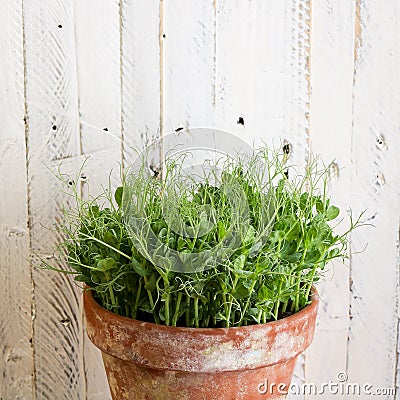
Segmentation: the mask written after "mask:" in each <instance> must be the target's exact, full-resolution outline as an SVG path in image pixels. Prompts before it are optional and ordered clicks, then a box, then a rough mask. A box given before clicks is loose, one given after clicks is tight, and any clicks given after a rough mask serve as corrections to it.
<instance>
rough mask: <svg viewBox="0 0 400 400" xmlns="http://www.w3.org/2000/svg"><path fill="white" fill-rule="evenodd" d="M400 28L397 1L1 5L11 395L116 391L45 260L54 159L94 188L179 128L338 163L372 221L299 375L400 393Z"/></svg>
mask: <svg viewBox="0 0 400 400" xmlns="http://www.w3.org/2000/svg"><path fill="white" fill-rule="evenodd" d="M399 21H400V2H399V1H398V0H314V1H312V0H288V1H282V0H120V2H119V3H118V2H117V0H113V1H111V0H101V1H99V0H51V1H50V0H0V54H1V58H0V282H1V299H2V301H1V302H0V350H1V352H0V354H1V356H0V370H1V372H2V373H1V374H0V399H2V400H13V399H26V400H29V399H36V400H42V399H49V400H58V399H68V400H70V399H74V400H75V399H76V400H80V399H90V400H95V399H96V400H103V399H104V400H105V399H109V398H110V397H109V394H108V389H107V383H106V380H105V374H104V372H103V367H102V364H101V359H100V358H99V354H98V352H97V350H96V349H95V348H94V347H93V346H92V345H91V343H90V342H89V341H88V339H87V337H86V335H85V331H84V320H83V317H82V305H81V298H80V292H79V290H78V289H77V288H76V286H75V285H74V284H73V283H72V281H71V280H70V279H69V278H68V277H66V276H62V275H57V274H54V273H47V272H44V271H42V270H38V269H35V268H33V266H32V262H34V259H33V258H34V257H33V254H41V255H42V256H44V257H48V258H51V257H52V249H53V247H54V245H55V243H57V241H58V240H59V238H60V236H59V234H58V233H57V231H56V230H48V229H45V228H44V226H47V227H48V226H53V225H55V226H57V223H58V221H59V216H60V210H61V208H62V207H63V206H64V205H66V201H65V197H64V196H63V195H62V194H61V193H60V192H59V187H60V185H59V183H58V182H57V181H56V179H55V178H54V177H53V176H52V174H51V173H50V172H49V168H50V169H55V168H57V166H58V165H59V164H61V165H62V170H63V171H64V172H65V173H67V174H70V176H71V179H75V178H76V173H77V171H78V169H79V167H80V166H81V164H82V161H83V160H84V159H85V158H86V157H87V156H89V159H88V161H87V163H86V165H85V168H84V170H83V174H82V175H83V176H82V177H78V179H80V180H81V188H82V194H87V192H88V188H89V187H90V191H91V193H95V192H97V191H98V190H100V188H101V185H106V184H107V183H108V174H109V171H110V169H112V168H113V174H112V182H113V184H116V182H117V181H118V176H119V166H120V165H123V166H126V165H129V163H130V161H131V160H132V159H133V157H134V154H135V153H134V151H133V150H132V146H144V145H145V144H147V143H149V142H150V141H151V140H153V139H154V138H157V137H159V136H162V135H163V134H167V133H169V132H171V131H172V130H174V129H176V128H179V127H216V128H218V129H222V130H225V131H228V132H231V133H234V134H236V135H239V136H241V137H243V138H245V139H246V140H247V141H248V142H249V143H251V144H252V143H260V142H261V140H263V141H264V142H266V143H272V142H275V143H276V142H279V140H280V139H282V140H287V141H289V142H290V143H291V145H292V148H293V153H292V157H293V160H294V162H296V163H297V164H300V165H303V164H304V162H305V160H306V156H307V154H308V153H309V151H310V150H312V151H314V152H316V153H320V154H322V156H323V158H324V160H325V161H326V162H330V161H331V160H334V162H333V163H332V165H331V169H332V173H333V174H334V175H335V176H336V178H335V179H334V182H333V184H332V193H333V196H334V198H335V201H336V203H337V204H339V205H340V206H341V207H342V209H343V210H346V209H349V208H351V209H353V210H354V212H355V214H357V213H359V212H360V211H361V210H366V213H365V221H366V222H369V223H371V224H372V225H371V226H369V227H366V228H363V229H359V230H358V231H356V232H355V233H354V234H353V235H352V237H351V242H352V246H351V248H352V251H351V254H350V259H349V261H348V263H347V265H345V266H344V265H342V264H340V263H337V264H336V265H334V266H333V267H334V268H333V270H334V272H330V273H328V274H327V280H326V282H324V283H322V284H321V285H320V287H319V288H320V292H321V296H322V301H321V307H320V313H319V321H318V328H317V332H316V336H315V340H314V343H313V345H312V347H311V348H310V349H309V350H308V351H307V353H306V355H305V356H302V357H301V358H300V359H299V363H298V366H297V369H296V376H295V379H294V382H297V383H302V382H313V383H315V384H317V385H318V384H321V383H324V382H328V381H329V380H330V379H331V380H333V381H334V380H335V379H336V377H337V374H338V373H340V372H346V373H347V374H348V377H349V382H358V383H366V382H368V383H371V384H372V385H374V386H375V387H395V386H397V387H398V386H400V383H399V382H400V365H398V361H397V360H398V352H399V350H398V349H399V348H400V347H399V340H398V326H399V316H400V315H399V309H398V303H399V274H398V268H399V223H400V221H399V215H400V196H399V192H400V189H399V188H400V173H399V172H400V171H399V164H398V159H399V154H400V81H399V73H400V40H399V39H400V22H399ZM239 117H242V118H243V120H244V126H243V125H241V124H238V123H237V120H238V118H239ZM367 243H368V246H367ZM366 246H367V247H366ZM362 250H364V251H363V252H362V253H361V254H358V253H359V252H360V251H362ZM399 390H400V388H399ZM338 397H339V398H340V396H332V398H335V399H337V398H338ZM291 398H297V399H304V396H291ZM307 398H313V396H307ZM318 398H321V397H320V396H319V397H318ZM323 398H324V399H328V398H330V396H329V395H328V394H325V395H324V397H323ZM343 398H345V397H343ZM348 398H351V397H348ZM379 398H382V399H383V398H384V399H394V398H396V397H395V396H394V395H389V396H380V397H379ZM398 398H399V399H400V395H399V396H398Z"/></svg>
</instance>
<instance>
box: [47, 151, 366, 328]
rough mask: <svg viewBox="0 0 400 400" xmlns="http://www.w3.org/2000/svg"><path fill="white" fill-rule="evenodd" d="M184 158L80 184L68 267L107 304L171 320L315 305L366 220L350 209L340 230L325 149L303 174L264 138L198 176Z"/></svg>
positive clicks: (245, 316) (250, 319)
mask: <svg viewBox="0 0 400 400" xmlns="http://www.w3.org/2000/svg"><path fill="white" fill-rule="evenodd" d="M184 159H185V157H178V158H177V159H176V158H175V159H173V158H167V159H166V161H165V164H164V177H163V179H156V178H154V177H152V176H149V175H148V174H146V173H145V168H144V167H143V168H141V169H140V170H139V171H133V172H132V171H131V173H130V174H128V175H126V176H125V177H124V178H123V180H122V181H123V183H122V186H121V187H119V188H117V190H116V192H115V193H114V194H112V193H111V191H110V190H109V189H105V190H104V192H103V193H102V194H101V195H100V196H98V197H96V198H90V199H89V200H84V199H82V198H80V196H79V195H78V192H77V191H76V190H74V191H73V193H72V195H73V196H74V197H75V199H76V208H75V209H72V210H64V219H65V223H64V224H63V225H62V228H61V229H62V233H63V235H64V238H65V239H64V241H63V242H62V243H61V244H60V246H59V251H60V254H61V256H62V257H63V258H64V259H65V260H66V261H67V263H68V264H69V266H70V268H71V269H70V270H68V271H65V272H69V273H73V274H74V275H75V280H76V281H78V282H84V283H85V284H86V285H87V286H88V287H89V288H91V290H93V292H94V296H95V298H96V299H97V301H98V302H99V303H100V304H101V305H103V306H104V307H105V308H107V309H108V310H110V311H112V312H114V313H116V314H119V315H123V316H127V317H130V318H135V319H139V320H144V321H151V322H155V323H160V324H165V325H172V326H190V327H230V326H242V325H249V324H256V323H265V322H267V321H271V320H277V319H279V318H282V317H285V316H287V315H290V314H291V313H295V312H297V311H299V310H300V309H302V308H303V307H305V306H306V305H307V304H308V303H309V302H310V294H311V289H312V287H313V285H314V283H315V282H317V281H318V280H320V279H321V277H322V275H323V273H324V269H325V265H326V264H327V263H328V262H329V261H331V260H333V259H336V258H341V259H344V258H346V256H347V245H348V234H349V233H350V232H351V231H352V230H353V229H354V228H355V227H356V226H358V225H360V217H359V218H357V219H356V220H355V221H354V220H353V219H352V218H350V227H349V229H348V230H347V231H346V232H345V233H343V234H338V233H336V226H334V225H333V221H334V220H335V219H337V217H338V216H339V212H340V211H339V209H338V208H337V207H336V206H334V205H332V204H331V202H330V199H329V197H328V194H327V189H328V181H329V171H328V169H326V168H321V169H320V168H319V163H318V161H317V160H315V159H314V160H312V161H310V162H309V163H308V166H307V168H306V171H305V173H304V174H303V175H299V174H297V172H296V169H295V168H294V167H292V166H288V165H287V160H286V159H287V157H286V155H285V154H280V153H279V152H277V151H270V150H268V149H266V148H261V149H258V150H255V151H254V153H253V154H252V155H250V156H246V157H245V156H238V157H237V158H236V159H233V158H228V159H224V160H217V161H216V162H215V163H210V162H205V163H204V165H203V172H204V173H203V176H202V179H198V177H194V176H185V175H184V168H183V165H184ZM143 165H144V164H143ZM42 266H43V267H45V268H49V269H53V270H56V271H61V270H62V268H59V267H54V266H51V265H49V264H48V263H47V262H46V261H45V260H42Z"/></svg>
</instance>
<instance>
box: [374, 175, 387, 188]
mask: <svg viewBox="0 0 400 400" xmlns="http://www.w3.org/2000/svg"><path fill="white" fill-rule="evenodd" d="M385 183H386V179H385V175H383V174H382V173H381V172H378V173H377V174H376V184H377V186H383V185H384V184H385Z"/></svg>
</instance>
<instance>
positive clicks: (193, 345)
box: [84, 291, 318, 400]
mask: <svg viewBox="0 0 400 400" xmlns="http://www.w3.org/2000/svg"><path fill="white" fill-rule="evenodd" d="M84 307H85V313H86V319H87V331H88V335H89V338H90V339H91V341H92V342H93V343H94V344H95V345H96V346H97V347H98V348H99V349H100V350H101V351H102V355H103V361H104V365H105V368H106V372H107V377H108V382H109V385H110V389H111V393H112V397H113V399H114V400H123V399H135V400H167V399H174V400H183V399H185V400H186V399H187V400H207V399H210V400H216V399H220V400H222V399H229V400H231V399H232V400H234V399H235V400H236V399H284V398H285V397H286V396H285V394H284V392H285V391H287V390H288V388H289V385H290V381H291V379H292V375H293V370H294V367H295V363H296V359H297V356H298V355H299V354H300V353H302V352H303V351H304V350H305V349H306V348H307V347H308V346H309V345H310V343H311V341H312V338H313V335H314V328H315V320H316V316H317V309H318V299H317V294H316V292H315V291H314V293H313V301H312V303H311V304H310V305H308V306H307V307H305V308H304V309H303V310H301V311H299V312H298V313H296V314H294V315H292V316H290V317H287V318H283V319H281V320H278V321H274V322H269V323H267V324H260V325H251V326H245V327H233V328H183V327H168V326H163V325H156V324H152V323H149V322H141V321H137V320H132V319H129V318H125V317H121V316H118V315H116V314H113V313H111V312H109V311H107V310H106V309H104V308H103V307H101V306H100V305H99V304H97V303H96V302H95V301H94V299H93V297H92V295H91V292H90V291H85V293H84ZM278 385H281V386H278ZM285 385H286V386H285Z"/></svg>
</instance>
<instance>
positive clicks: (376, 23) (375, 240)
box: [348, 0, 400, 399]
mask: <svg viewBox="0 0 400 400" xmlns="http://www.w3.org/2000/svg"><path fill="white" fill-rule="evenodd" d="M356 16H357V19H358V20H357V21H356V29H355V32H356V43H355V61H356V62H355V73H354V100H353V146H352V158H353V172H354V173H353V181H352V191H353V193H354V195H355V200H356V207H355V208H356V211H360V210H362V209H365V210H366V213H365V221H366V222H368V223H371V224H372V225H373V226H369V227H364V228H362V229H360V230H358V231H356V232H355V233H354V235H352V242H353V252H356V251H360V250H363V248H364V247H365V246H366V244H368V246H367V247H366V249H365V251H363V252H362V253H361V254H355V255H354V256H353V257H352V268H351V299H350V301H351V303H350V318H351V323H350V332H349V347H348V372H349V379H350V380H351V381H355V382H357V381H359V382H370V383H371V384H372V385H374V386H375V387H393V386H395V372H396V361H397V360H396V341H397V336H398V334H397V319H396V317H395V316H396V313H397V302H398V300H397V299H398V295H399V291H398V280H399V274H398V270H397V262H398V237H399V236H398V234H399V214H400V196H399V188H400V175H399V168H398V166H399V164H398V155H399V152H400V136H399V121H400V86H399V85H398V73H399V59H400V44H399V41H398V40H397V38H398V37H399V35H400V25H399V18H400V4H399V3H398V2H397V1H385V2H383V3H382V2H381V1H377V0H371V1H368V2H366V1H358V2H357V13H356ZM396 82H397V83H396ZM368 358H369V359H371V360H373V362H366V360H367V359H368ZM393 397H394V396H383V398H385V399H393Z"/></svg>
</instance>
